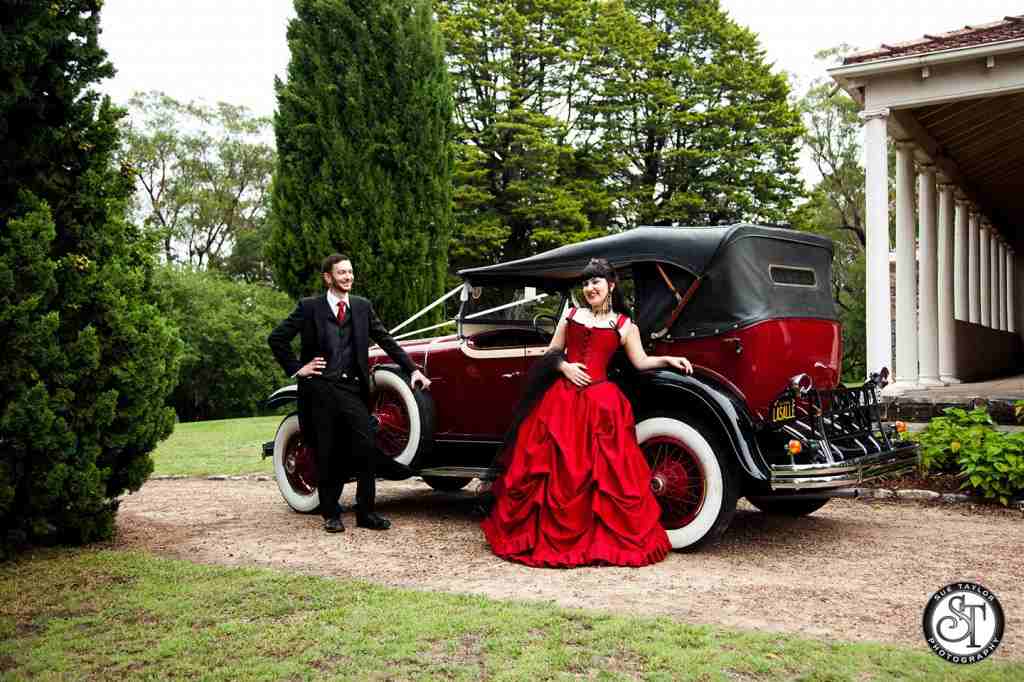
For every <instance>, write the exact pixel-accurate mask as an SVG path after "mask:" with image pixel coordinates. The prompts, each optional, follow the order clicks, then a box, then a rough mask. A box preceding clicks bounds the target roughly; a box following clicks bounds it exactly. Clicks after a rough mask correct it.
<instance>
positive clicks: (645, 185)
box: [592, 0, 803, 225]
mask: <svg viewBox="0 0 1024 682" xmlns="http://www.w3.org/2000/svg"><path fill="white" fill-rule="evenodd" d="M625 6H626V8H627V9H628V10H629V12H630V13H631V14H632V15H633V16H634V18H635V20H636V22H637V23H638V24H639V30H637V31H633V32H631V33H625V32H623V33H620V34H619V35H618V36H617V37H616V38H615V40H616V45H617V49H616V50H614V51H612V52H610V53H609V55H608V56H607V57H606V58H605V62H606V64H605V67H606V73H605V75H604V77H603V78H602V82H601V88H600V90H599V91H598V93H597V96H596V98H595V104H594V109H595V111H594V116H593V123H592V125H593V126H595V128H596V129H597V130H599V131H600V138H601V140H602V143H603V144H604V145H605V146H606V147H607V149H608V152H609V153H610V154H612V155H614V156H615V157H616V158H617V159H618V161H619V165H618V167H617V169H616V171H615V173H614V175H613V176H612V179H613V181H614V182H615V183H616V185H617V187H618V188H619V189H620V191H621V199H620V201H621V204H622V207H621V213H620V215H619V219H620V221H621V222H622V223H623V224H626V225H635V224H645V225H671V224H684V225H686V224H691V225H693V224H696V225H701V224H719V223H727V222H736V221H740V220H755V221H760V222H768V223H775V222H784V221H786V220H788V218H789V214H790V212H791V211H792V208H793V205H794V202H795V200H796V199H797V198H799V197H800V195H801V194H802V189H803V186H802V183H801V181H800V180H799V178H798V166H797V157H798V153H799V147H798V142H799V138H800V134H801V132H802V126H801V122H800V114H799V112H798V111H797V110H796V108H795V107H793V106H792V105H791V104H790V102H789V100H788V97H789V85H788V82H787V80H786V77H785V76H784V75H782V74H779V73H773V72H772V69H771V65H770V64H768V63H767V62H766V60H765V56H764V51H763V50H762V49H761V47H760V45H759V44H758V41H757V36H756V34H754V33H753V32H751V31H750V30H749V29H747V28H744V27H742V26H739V25H738V24H736V23H735V22H734V21H732V20H731V19H730V18H729V16H728V15H727V14H726V12H725V11H724V10H722V9H721V7H720V6H719V3H718V0H685V1H682V2H680V1H679V0H625Z"/></svg>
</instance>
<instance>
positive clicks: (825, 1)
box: [100, 0, 1024, 179]
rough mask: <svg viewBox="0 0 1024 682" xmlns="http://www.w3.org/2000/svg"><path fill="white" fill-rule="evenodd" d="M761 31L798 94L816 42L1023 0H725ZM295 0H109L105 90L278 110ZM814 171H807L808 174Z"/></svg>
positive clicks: (990, 13)
mask: <svg viewBox="0 0 1024 682" xmlns="http://www.w3.org/2000/svg"><path fill="white" fill-rule="evenodd" d="M721 4H722V6H723V7H724V8H725V9H726V10H727V11H728V12H729V14H730V15H731V16H732V18H733V19H734V20H736V21H737V22H738V23H740V24H743V25H745V26H747V27H749V28H750V29H752V30H753V31H754V32H756V33H758V34H759V35H760V38H761V45H762V46H763V47H764V49H765V51H766V53H767V56H768V59H769V61H771V62H773V63H774V64H775V66H776V68H777V69H780V70H783V71H786V72H789V73H790V74H792V75H793V76H794V78H793V79H792V82H793V87H794V91H795V92H797V93H801V92H802V91H803V90H804V89H805V88H806V87H807V85H808V84H809V83H810V82H811V81H812V80H814V79H815V78H820V77H824V76H825V73H824V69H823V65H821V64H819V63H818V62H816V61H815V60H814V53H815V52H817V51H818V50H821V49H824V48H828V47H833V46H835V45H838V44H840V43H849V44H851V45H854V46H856V47H858V48H862V49H864V48H870V47H877V46H879V45H881V44H882V43H893V42H901V41H905V40H911V39H914V38H919V37H921V36H922V35H923V34H925V33H929V34H935V33H940V32H944V31H950V30H953V29H957V28H961V27H963V26H964V25H966V24H981V23H988V22H990V21H995V20H998V19H1002V18H1003V17H1004V16H1006V15H1024V0H1016V1H1012V0H974V1H973V2H963V0H721ZM293 15H294V12H293V9H292V2H291V0H107V2H106V3H104V6H103V11H102V13H101V22H102V24H101V25H102V30H103V33H102V35H101V36H100V44H101V45H102V46H103V47H104V48H105V49H106V50H107V52H108V53H109V55H110V59H111V61H112V62H113V64H114V67H115V68H116V69H117V75H116V76H115V77H114V78H113V79H111V80H108V81H107V82H106V83H104V86H103V88H102V89H103V90H104V91H105V92H106V93H107V94H109V95H110V96H111V97H112V98H113V99H114V100H115V101H116V102H119V103H122V104H123V103H125V102H127V100H128V98H129V97H130V96H131V95H132V93H133V92H135V91H138V90H143V91H145V90H162V91H163V92H165V93H167V94H168V95H170V96H171V97H174V98H175V99H177V100H179V101H183V102H188V101H191V100H204V101H205V102H207V103H208V104H213V103H215V102H217V101H224V102H229V103H231V104H240V105H243V106H246V107H248V108H249V109H251V110H252V111H253V112H254V113H256V114H259V115H263V116H270V115H271V114H273V112H274V108H275V106H276V105H275V99H274V86H273V82H274V76H275V75H279V76H282V77H283V76H284V73H285V70H286V68H287V65H288V56H289V55H288V44H287V42H286V38H285V31H286V28H287V23H288V19H289V18H290V17H291V16H293ZM808 179H810V178H808Z"/></svg>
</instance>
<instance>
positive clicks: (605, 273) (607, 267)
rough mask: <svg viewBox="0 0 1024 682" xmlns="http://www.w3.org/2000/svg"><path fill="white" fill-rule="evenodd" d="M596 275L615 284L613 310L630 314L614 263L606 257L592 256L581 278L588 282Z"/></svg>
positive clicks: (610, 283)
mask: <svg viewBox="0 0 1024 682" xmlns="http://www.w3.org/2000/svg"><path fill="white" fill-rule="evenodd" d="M594 277H601V278H602V279H604V280H606V281H607V282H608V284H609V286H610V285H612V284H614V285H615V290H614V291H612V310H614V311H615V312H617V313H625V314H627V315H628V314H629V310H628V309H627V308H626V299H625V298H624V297H623V296H622V289H621V287H619V276H618V274H616V272H615V268H613V267H612V264H611V263H609V262H608V261H607V260H606V259H604V258H591V259H590V262H589V263H587V267H585V268H583V274H582V275H581V277H580V280H581V281H583V282H586V281H587V280H588V279H592V278H594Z"/></svg>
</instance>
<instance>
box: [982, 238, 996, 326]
mask: <svg viewBox="0 0 1024 682" xmlns="http://www.w3.org/2000/svg"><path fill="white" fill-rule="evenodd" d="M988 232H989V236H988V261H989V263H988V287H989V289H988V306H989V313H988V326H990V327H992V329H999V241H998V239H999V230H997V229H996V228H995V225H992V224H991V223H989V226H988ZM983 303H984V302H983Z"/></svg>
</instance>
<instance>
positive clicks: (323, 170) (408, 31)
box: [268, 0, 452, 321]
mask: <svg viewBox="0 0 1024 682" xmlns="http://www.w3.org/2000/svg"><path fill="white" fill-rule="evenodd" d="M295 11H296V15H297V16H296V18H295V19H293V20H292V21H291V22H290V24H289V26H288V45H289V47H290V49H291V61H290V63H289V65H288V80H287V82H281V81H279V80H278V81H277V82H276V83H275V87H276V89H277V100H278V112H277V114H276V116H275V118H274V131H275V134H276V137H277V152H278V164H277V170H276V174H275V177H274V187H273V213H272V223H271V235H270V242H269V245H268V256H269V260H270V263H271V266H272V268H273V271H274V279H275V281H276V282H277V284H278V285H279V286H281V287H282V288H283V289H284V290H286V291H287V292H289V293H290V294H291V295H293V296H299V295H302V294H308V293H310V292H312V291H316V290H319V288H320V284H319V282H320V272H319V266H320V262H321V260H322V259H323V258H324V256H326V255H328V254H330V253H331V252H334V251H341V252H344V253H346V254H348V255H349V256H351V257H352V259H353V262H354V266H355V270H356V277H357V287H358V289H359V291H360V292H363V293H366V294H367V295H369V296H370V297H371V298H372V299H373V300H374V305H375V306H376V308H377V310H378V312H379V313H380V315H381V317H382V318H383V319H384V320H392V321H397V320H398V319H400V318H401V317H403V316H406V315H408V314H410V313H412V312H415V311H416V310H418V309H420V308H421V307H422V306H424V305H425V304H427V303H429V302H430V301H432V300H434V299H435V298H437V297H438V296H439V295H440V294H441V293H442V290H443V287H444V286H445V283H446V274H447V243H448V238H449V234H450V231H451V201H452V200H451V174H452V148H451V107H452V104H451V88H450V85H449V79H448V72H447V68H446V66H445V62H444V52H443V47H442V41H441V36H440V33H439V32H438V30H437V26H436V24H435V22H434V17H433V13H432V10H431V5H430V2H429V1H428V0H392V1H385V0H359V1H356V0H296V3H295Z"/></svg>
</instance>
